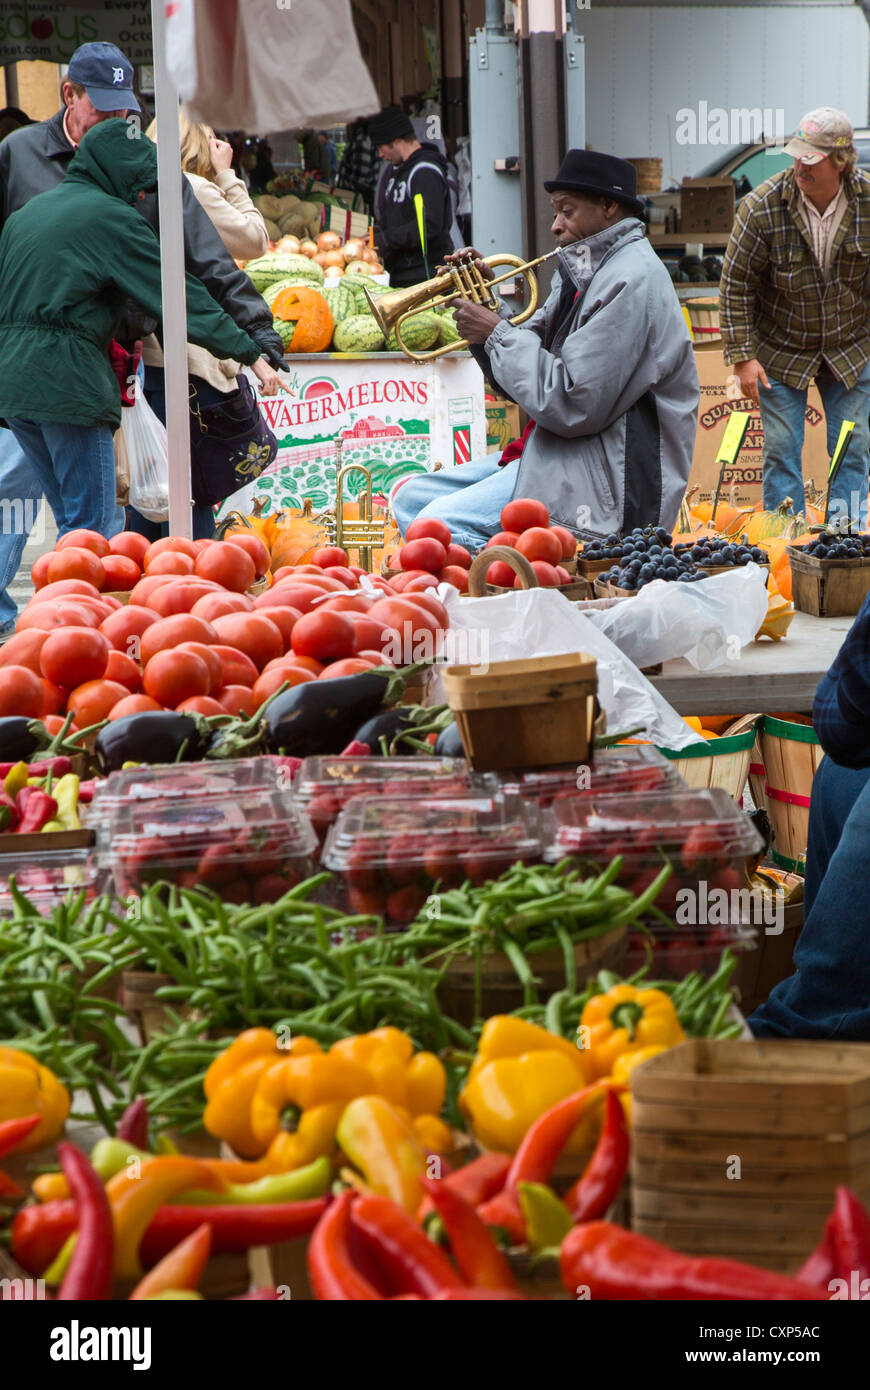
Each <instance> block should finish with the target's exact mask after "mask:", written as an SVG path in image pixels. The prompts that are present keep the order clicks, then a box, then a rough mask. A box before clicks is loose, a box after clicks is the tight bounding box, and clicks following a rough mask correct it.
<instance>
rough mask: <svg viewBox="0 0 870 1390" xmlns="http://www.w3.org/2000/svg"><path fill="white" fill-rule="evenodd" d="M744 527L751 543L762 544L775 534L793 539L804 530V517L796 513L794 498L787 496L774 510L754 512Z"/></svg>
mask: <svg viewBox="0 0 870 1390" xmlns="http://www.w3.org/2000/svg"><path fill="white" fill-rule="evenodd" d="M743 529H744V531H745V534H746V539H747V540H748V542H749V544H750V545H760V544H761V542H762V541H767V540H769V539H771V538H772V537H774V536H784V537H786V538H788V539H789V540H791V537H792V536H793V535H797V533H798V532H799V531H802V530H803V518H802V517H798V516H797V515H796V513H795V510H794V504H793V502H792V499H791V498H790V497H785V498H783V500H782V502H780V504H779V506H778V507H776V508H774V510H773V511H770V512H766V511H758V512H753V513H752V514H751V516H750V517H749V518H748V520H747V522H746V525H745V527H744V528H743Z"/></svg>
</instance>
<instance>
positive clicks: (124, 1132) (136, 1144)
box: [115, 1096, 148, 1151]
mask: <svg viewBox="0 0 870 1390" xmlns="http://www.w3.org/2000/svg"><path fill="white" fill-rule="evenodd" d="M115 1138H116V1139H124V1140H125V1141H126V1142H127V1143H128V1144H132V1146H133V1148H134V1149H144V1150H146V1151H147V1149H148V1102H147V1100H146V1099H145V1097H144V1096H140V1097H139V1099H138V1100H134V1101H131V1102H130V1104H129V1105H128V1106H127V1109H126V1110H125V1111H124V1113H123V1115H122V1116H121V1118H120V1120H119V1121H118V1128H117V1129H116V1130H115Z"/></svg>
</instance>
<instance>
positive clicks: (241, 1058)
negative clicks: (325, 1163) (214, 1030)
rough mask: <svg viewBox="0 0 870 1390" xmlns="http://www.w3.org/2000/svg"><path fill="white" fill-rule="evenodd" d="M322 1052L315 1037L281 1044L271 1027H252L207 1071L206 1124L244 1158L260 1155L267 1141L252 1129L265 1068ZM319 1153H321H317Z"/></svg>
mask: <svg viewBox="0 0 870 1390" xmlns="http://www.w3.org/2000/svg"><path fill="white" fill-rule="evenodd" d="M311 1053H315V1054H319V1053H320V1047H319V1045H318V1044H317V1043H316V1042H314V1040H313V1038H307V1037H305V1036H304V1035H300V1036H299V1037H298V1038H293V1040H292V1041H291V1043H290V1045H289V1047H286V1048H279V1046H278V1039H277V1037H276V1036H275V1034H274V1033H273V1032H271V1031H270V1030H269V1029H268V1028H248V1029H247V1030H246V1031H245V1032H244V1033H240V1034H239V1036H238V1037H237V1038H236V1039H235V1041H234V1042H232V1043H231V1044H230V1046H229V1047H228V1048H227V1049H226V1051H224V1052H222V1053H221V1054H220V1056H219V1057H216V1058H215V1060H214V1061H213V1062H212V1064H211V1066H210V1067H209V1069H208V1071H207V1072H206V1074H205V1079H204V1081H203V1090H204V1091H205V1094H206V1106H205V1112H204V1114H203V1124H204V1125H205V1128H206V1129H207V1130H208V1132H209V1134H213V1135H215V1137H216V1138H219V1139H224V1140H225V1141H226V1142H227V1143H228V1144H230V1145H231V1146H232V1148H233V1150H234V1151H235V1153H237V1154H239V1155H240V1156H241V1157H242V1158H259V1156H260V1155H261V1154H262V1153H263V1150H264V1148H265V1145H264V1144H262V1143H261V1142H259V1141H258V1140H257V1139H255V1137H254V1135H253V1133H252V1131H251V1102H252V1100H253V1098H254V1092H255V1090H256V1088H257V1083H258V1081H259V1080H260V1077H261V1076H262V1074H263V1073H264V1072H265V1071H268V1069H269V1068H270V1067H272V1066H274V1065H276V1064H278V1063H280V1061H281V1059H284V1060H285V1061H286V1060H287V1059H289V1058H291V1057H303V1056H308V1055H309V1054H311ZM315 1157H317V1155H315Z"/></svg>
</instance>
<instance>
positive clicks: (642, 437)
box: [485, 217, 699, 536]
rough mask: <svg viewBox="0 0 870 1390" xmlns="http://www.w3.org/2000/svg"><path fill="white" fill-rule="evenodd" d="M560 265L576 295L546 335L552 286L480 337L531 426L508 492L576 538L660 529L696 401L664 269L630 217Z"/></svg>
mask: <svg viewBox="0 0 870 1390" xmlns="http://www.w3.org/2000/svg"><path fill="white" fill-rule="evenodd" d="M559 264H560V268H561V274H562V275H563V276H565V275H567V276H569V277H570V279H571V280H572V281H573V283H574V284H575V285H576V286H577V289H578V290H579V298H578V299H577V300H576V302H575V304H574V308H573V311H572V315H571V318H570V319H569V320H568V321H567V323H566V324H565V325H563V327H562V328H561V329H559V330H558V331H557V332H556V334H555V336H554V337H553V340H552V342H550V341H549V339H550V325H551V320H552V316H553V315H554V314H555V313H556V309H557V304H558V300H559V294H560V288H559V287H557V288H554V289H553V290H552V292H551V294H550V296H549V298H548V299H547V301H546V303H545V304H544V305H543V306H542V308H540V309H539V310H537V312H536V313H535V314H533V316H532V317H531V318H530V319H528V320H527V322H526V323H524V324H521V325H519V326H515V325H513V324H511V323H507V322H504V323H500V324H499V325H498V326H497V327H496V328H494V329H493V331H492V333H491V334H490V335H489V337H488V338H487V340H486V347H485V353H486V356H487V357H488V359H489V365H488V368H485V370H487V374H488V375H490V376H491V378H492V380H493V381H494V382H495V383H496V384H497V385H498V386H499V387H501V389H502V390H503V391H505V393H506V394H507V395H509V396H511V397H512V398H513V399H514V400H515V401H516V402H517V403H518V404H519V405H520V406H521V407H522V409H523V410H524V411H525V412H526V413H527V415H529V416H530V417H531V419H533V420H534V421H535V422H536V424H535V429H534V430H533V431H532V433H531V435H530V436H529V438H528V440H527V441H526V445H525V448H524V449H523V453H522V457H521V459H520V461H519V468H518V471H517V481H516V488H515V490H514V496H515V497H537V498H539V499H540V500H541V501H542V502H544V503H545V504H546V505H547V507H548V508H549V510H550V515H551V517H552V519H553V521H555V522H559V523H560V524H561V525H563V526H567V527H569V528H570V529H571V530H572V531H575V532H576V533H578V534H580V535H599V536H600V535H608V534H610V533H611V532H614V531H630V530H631V529H632V527H634V526H641V525H644V526H645V525H649V524H656V525H662V526H667V527H668V529H669V530H670V529H671V527H673V525H674V523H675V521H676V519H677V513H678V511H679V507H680V502H681V500H682V497H683V494H684V492H685V488H686V483H687V481H688V477H689V470H690V468H691V463H692V450H693V447H694V440H695V430H696V427H697V417H698V400H699V391H698V373H697V370H696V367H695V360H694V354H693V352H692V344H691V341H690V339H689V333H688V330H687V328H686V323H685V320H684V318H683V314H682V310H681V309H680V304H679V301H678V299H677V296H676V294H675V293H674V287H673V284H672V282H671V279H670V276H669V275H668V273H667V271H666V270H665V267H664V265H663V264H662V262H661V261H660V260H659V258H658V257H657V256H656V254H655V252H654V251H653V249H652V247H651V246H650V244H649V242H648V241H647V239H646V237H645V235H644V229H643V224H642V223H641V222H639V221H638V220H637V219H636V218H634V217H631V218H626V219H623V220H622V221H621V222H617V223H615V224H614V225H613V226H612V227H607V228H605V230H604V231H602V232H598V233H596V234H595V236H591V237H587V238H586V239H585V240H584V241H578V242H574V243H573V244H572V245H570V246H566V247H564V248H562V249H561V251H560V253H559ZM545 343H547V344H549V345H548V346H547V347H545V346H544V344H545Z"/></svg>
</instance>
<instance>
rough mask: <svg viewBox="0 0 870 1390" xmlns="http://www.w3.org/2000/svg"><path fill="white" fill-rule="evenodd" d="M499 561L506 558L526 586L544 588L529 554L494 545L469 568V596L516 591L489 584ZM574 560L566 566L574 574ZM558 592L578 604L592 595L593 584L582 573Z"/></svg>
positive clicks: (506, 546)
mask: <svg viewBox="0 0 870 1390" xmlns="http://www.w3.org/2000/svg"><path fill="white" fill-rule="evenodd" d="M496 560H503V561H504V563H505V564H506V565H510V567H511V569H512V570H513V571H514V573H515V574H518V575H519V576H520V580H521V581H522V582H521V584H520V587H521V588H522V589H537V588H539V587H540V586H539V585H538V581H537V579H536V577H535V571H534V570H533V569H532V567H531V565H530V564H529V562H528V560H527V559H526V557H525V555H521V554H520V552H519V551H518V550H514V549H513V548H512V546H509V545H491V546H490V547H489V549H488V550H481V551H480V553H479V554H478V555H476V556H475V558H474V560H473V561H472V564H471V569H470V570H469V571H468V597H469V598H485V597H486V595H487V594H512V593H514V592H515V590H513V589H502V588H500V587H499V586H498V585H497V584H487V582H486V573H487V570H488V569H489V567H490V565H492V564H494V562H495V561H496ZM570 563H571V562H570V561H569V562H567V564H566V565H565V566H564V567H563V568H567V569H568V572H569V573H571V570H570V567H569V566H570ZM575 563H576V562H575ZM575 574H576V571H575ZM555 592H556V593H558V594H562V596H563V597H564V598H567V599H570V600H571V601H572V602H574V603H576V602H583V601H584V600H585V599H587V598H590V597H591V594H592V587H591V585H590V584H589V582H588V580H586V579H584V578H583V577H582V575H578V576H577V577H575V579H574V580H573V581H572V583H570V584H562V585H560V586H559V588H558V589H556V591H555Z"/></svg>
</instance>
